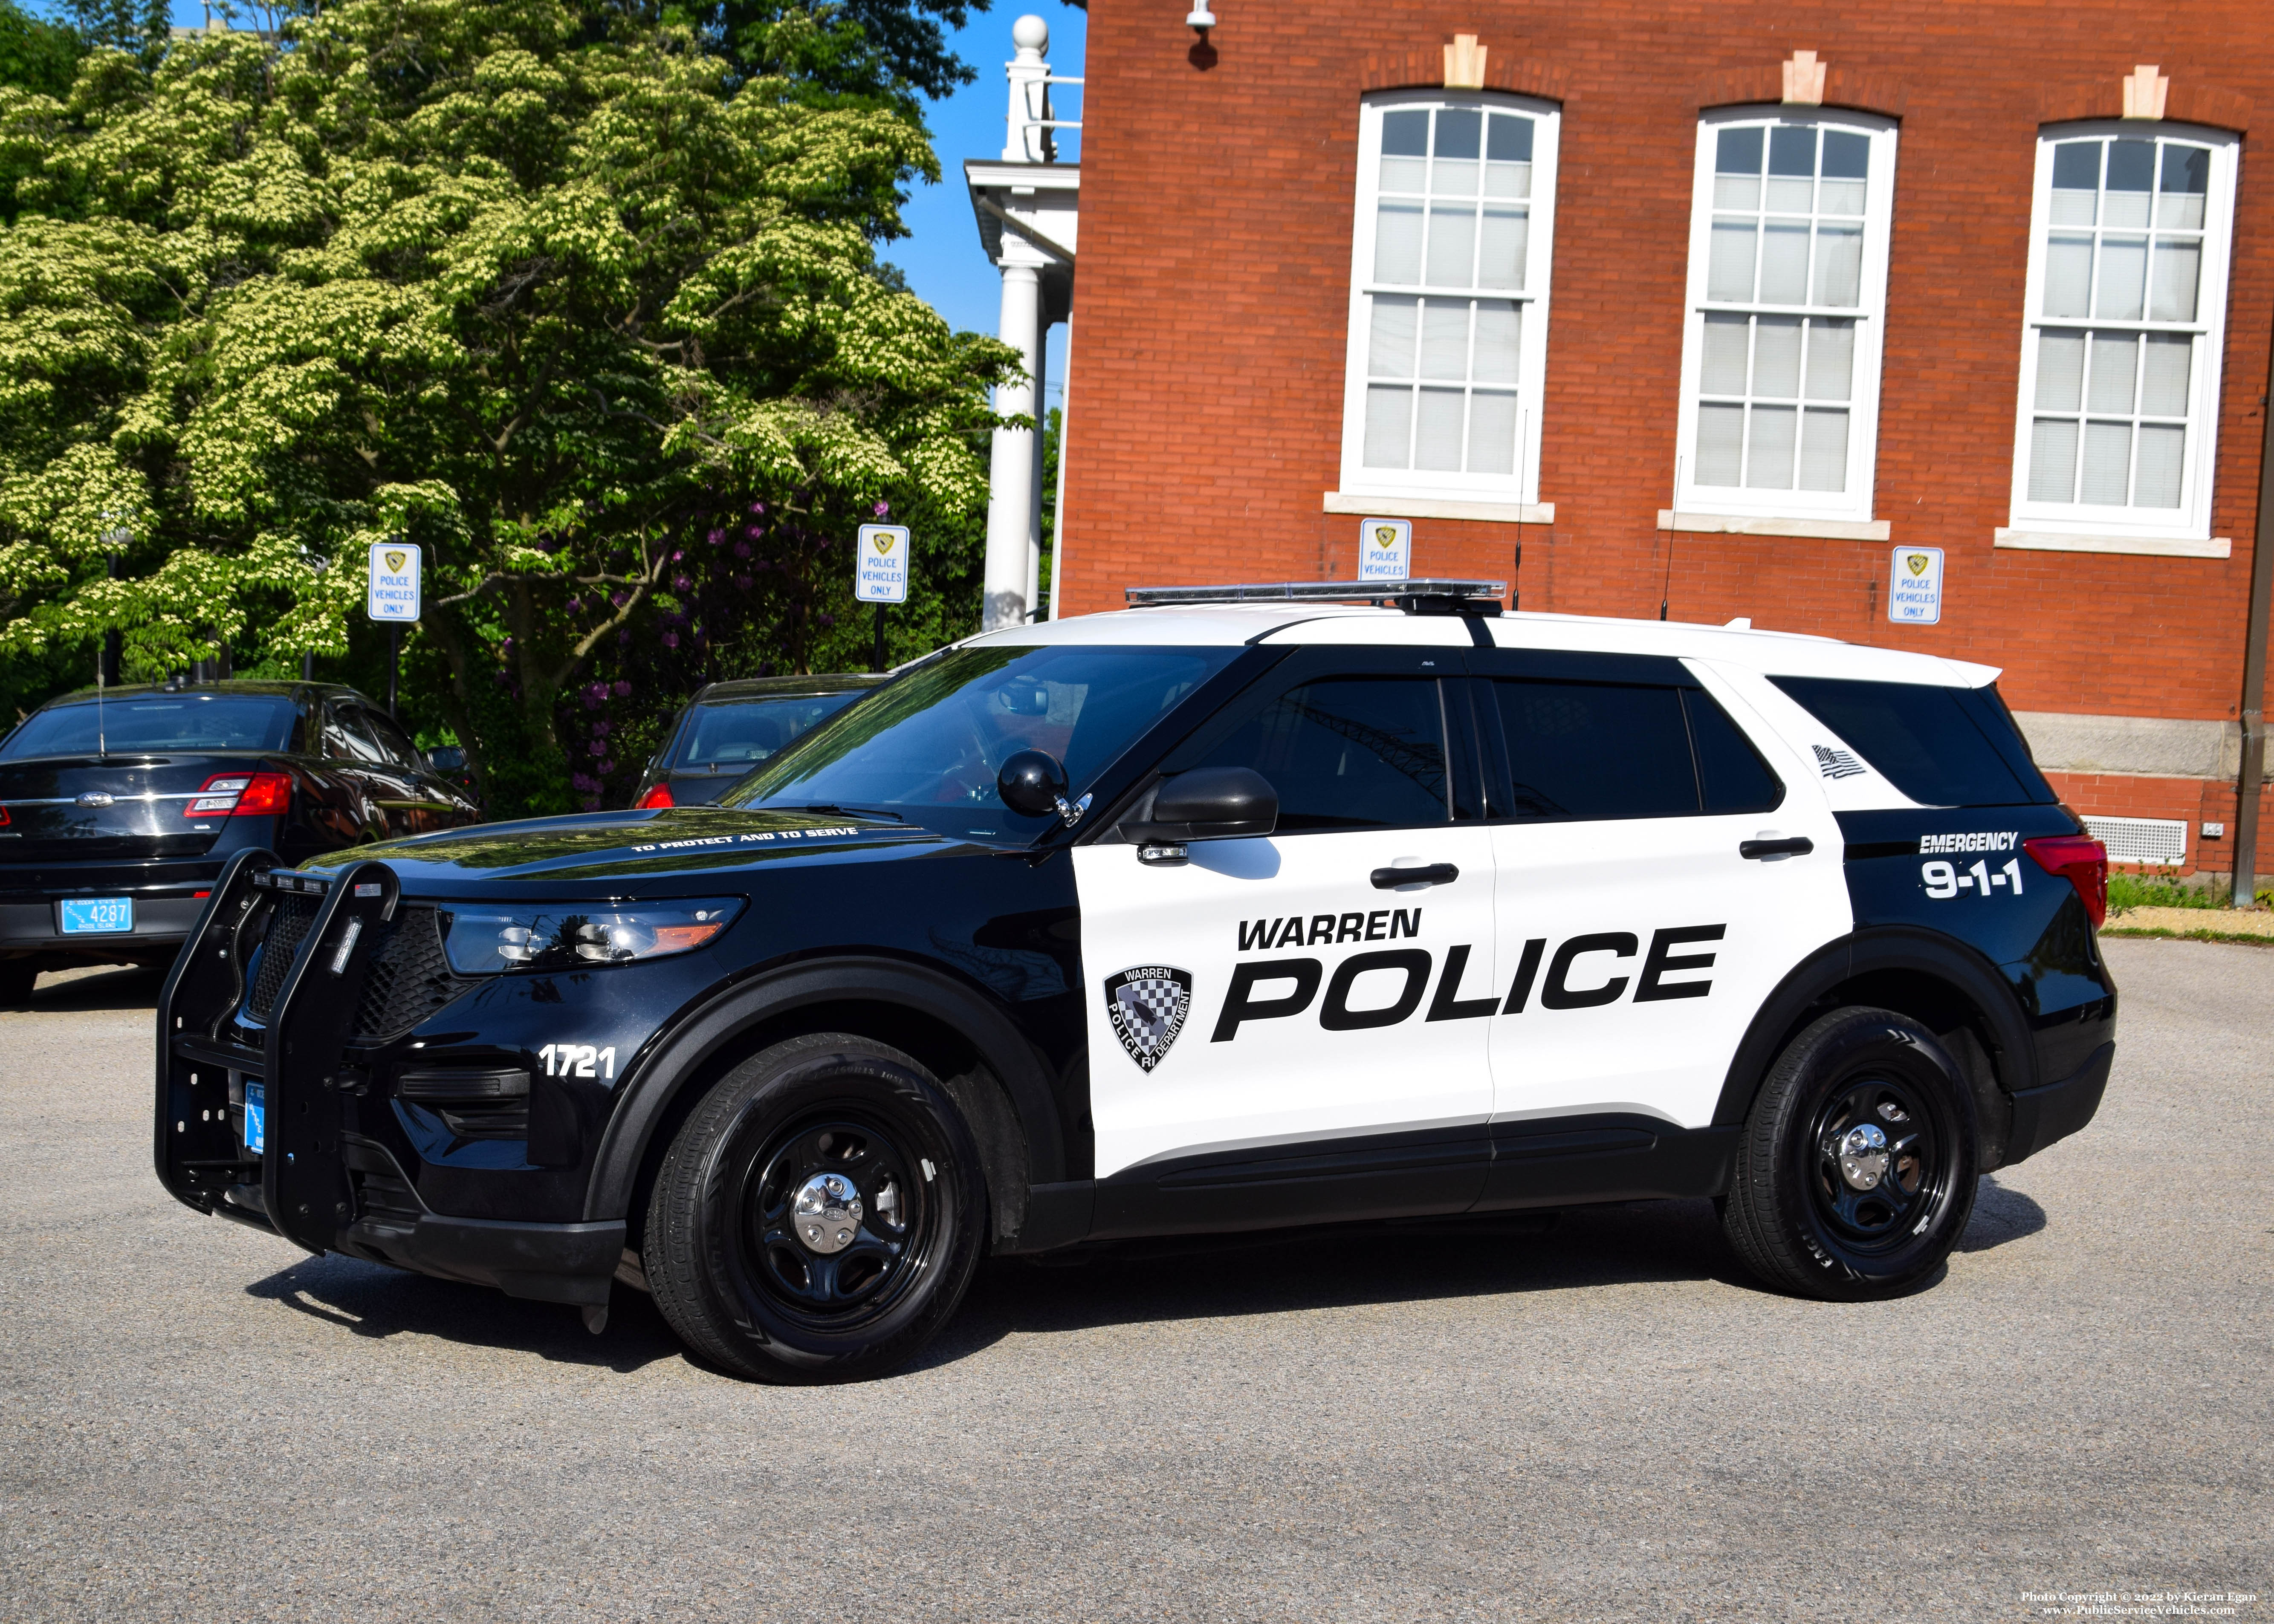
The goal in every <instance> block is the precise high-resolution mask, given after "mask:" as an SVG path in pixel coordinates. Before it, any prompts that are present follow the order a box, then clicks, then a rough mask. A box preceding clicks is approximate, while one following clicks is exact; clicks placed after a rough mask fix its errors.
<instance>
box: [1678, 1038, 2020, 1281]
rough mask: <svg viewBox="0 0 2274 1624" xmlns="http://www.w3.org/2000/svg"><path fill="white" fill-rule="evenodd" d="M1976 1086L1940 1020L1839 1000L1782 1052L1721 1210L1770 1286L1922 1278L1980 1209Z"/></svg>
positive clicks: (1748, 1261)
mask: <svg viewBox="0 0 2274 1624" xmlns="http://www.w3.org/2000/svg"><path fill="white" fill-rule="evenodd" d="M1975 1141H1976V1135H1975V1118H1974V1101H1973V1094H1972V1093H1971V1092H1970V1091H1969V1088H1968V1087H1967V1085H1966V1080H1965V1079H1964V1077H1963V1076H1962V1074H1961V1073H1960V1071H1959V1069H1958V1064H1957V1063H1956V1062H1955V1061H1954V1060H1953V1059H1952V1058H1951V1055H1950V1051H1949V1050H1948V1049H1945V1048H1944V1047H1943V1046H1942V1043H1941V1042H1940V1041H1939V1040H1938V1039H1937V1038H1936V1037H1935V1035H1934V1034H1932V1033H1931V1032H1929V1031H1928V1030H1927V1029H1926V1028H1925V1027H1924V1026H1920V1025H1919V1024H1918V1023H1917V1022H1916V1021H1915V1020H1912V1019H1909V1017H1908V1016H1903V1015H1898V1014H1896V1013H1894V1011H1889V1010H1871V1009H1845V1010H1835V1011H1833V1012H1832V1013H1831V1014H1829V1015H1826V1016H1825V1017H1824V1018H1823V1019H1820V1020H1818V1021H1816V1022H1814V1023H1813V1024H1812V1025H1811V1026H1809V1027H1808V1028H1807V1029H1806V1030H1805V1031H1803V1032H1802V1033H1801V1034H1800V1035H1799V1036H1798V1037H1796V1038H1795V1039H1794V1040H1793V1041H1792V1042H1791V1043H1790V1044H1789V1045H1788V1047H1787V1048H1786V1049H1785V1051H1784V1053H1782V1054H1781V1055H1780V1056H1777V1061H1776V1064H1774V1065H1773V1066H1772V1067H1771V1068H1770V1069H1769V1075H1768V1078H1767V1079H1766V1081H1765V1082H1764V1083H1763V1084H1762V1086H1761V1092H1760V1096H1759V1098H1758V1099H1757V1100H1756V1101H1754V1102H1753V1110H1752V1115H1751V1117H1749V1118H1748V1119H1747V1121H1746V1124H1745V1132H1744V1136H1743V1139H1741V1140H1740V1141H1739V1146H1738V1151H1737V1165H1736V1177H1735V1178H1734V1180H1733V1182H1732V1188H1731V1190H1730V1192H1729V1196H1728V1200H1727V1201H1726V1202H1725V1203H1724V1204H1723V1207H1722V1213H1721V1224H1722V1229H1723V1230H1724V1232H1725V1233H1726V1234H1727V1235H1728V1237H1729V1243H1730V1244H1731V1245H1732V1246H1733V1247H1734V1248H1735V1249H1736V1253H1737V1255H1738V1257H1739V1258H1741V1259H1743V1261H1744V1263H1745V1265H1746V1267H1748V1268H1750V1269H1751V1270H1752V1272H1753V1273H1754V1274H1758V1275H1759V1276H1760V1277H1761V1278H1762V1279H1763V1280H1764V1281H1766V1282H1768V1283H1769V1284H1771V1285H1773V1286H1778V1287H1781V1288H1782V1289H1786V1290H1788V1291H1796V1292H1799V1293H1801V1294H1803V1295H1804V1296H1808V1297H1824V1298H1826V1299H1833V1300H1850V1301H1852V1300H1856V1299H1859V1298H1865V1297H1891V1296H1894V1295H1896V1294H1898V1293H1901V1292H1902V1291H1905V1290H1908V1289H1912V1288H1913V1287H1916V1286H1917V1285H1919V1284H1920V1283H1922V1282H1924V1281H1925V1280H1926V1279H1927V1278H1928V1277H1929V1276H1931V1274H1933V1273H1934V1271H1935V1270H1937V1269H1938V1268H1939V1267H1941V1266H1942V1263H1943V1260H1944V1259H1946V1258H1947V1257H1948V1256H1949V1255H1950V1250H1951V1248H1952V1247H1953V1246H1954V1245H1956V1244H1958V1237H1959V1234H1960V1232H1961V1231H1962V1230H1963V1229H1965V1228H1966V1220H1967V1218H1968V1216H1969V1214H1971V1213H1972V1211H1973V1209H1974V1187H1975V1183H1976V1169H1977V1162H1976V1156H1975Z"/></svg>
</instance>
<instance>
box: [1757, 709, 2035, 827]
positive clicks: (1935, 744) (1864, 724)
mask: <svg viewBox="0 0 2274 1624" xmlns="http://www.w3.org/2000/svg"><path fill="white" fill-rule="evenodd" d="M1770 680H1772V681H1773V682H1774V683H1775V684H1776V685H1777V686H1778V687H1779V688H1782V689H1783V690H1784V691H1785V692H1786V693H1788V694H1789V695H1792V697H1793V698H1794V699H1796V700H1797V701H1798V702H1799V703H1801V705H1802V706H1803V707H1804V708H1805V709H1806V710H1807V711H1809V713H1810V714H1811V715H1812V716H1814V717H1815V718H1816V719H1817V720H1818V721H1819V722H1821V723H1823V724H1824V725H1825V726H1826V727H1829V728H1830V729H1831V730H1832V731H1833V732H1834V733H1838V734H1839V735H1840V737H1841V739H1842V740H1844V741H1846V742H1847V744H1848V747H1849V748H1850V749H1852V750H1854V751H1855V752H1856V754H1858V755H1859V756H1863V758H1864V760H1865V761H1867V762H1869V763H1871V765H1872V766H1874V767H1876V768H1877V769H1879V771H1880V772H1882V773H1884V774H1885V775H1886V777H1887V778H1888V779H1889V780H1890V781H1891V782H1892V783H1893V784H1894V786H1895V787H1896V788H1897V789H1899V790H1901V791H1902V792H1903V793H1904V794H1906V795H1909V797H1910V798H1911V799H1912V800H1913V801H1918V802H1920V803H1921V804H1923V805H1925V806H1930V807H1999V806H2014V805H2017V804H2022V803H2027V802H2031V801H2050V800H2051V799H2052V791H2051V790H2050V789H2049V788H2047V787H2046V786H2045V785H2044V780H2043V779H2042V778H2040V779H2038V780H2037V783H2036V784H2035V785H2030V784H2025V783H2024V782H2022V778H2020V777H2019V776H2018V775H2017V774H2016V772H2015V771H2014V768H2013V767H2012V766H2009V765H2008V764H2007V756H2006V755H2005V753H2004V752H2001V751H2000V750H1999V748H1997V747H1996V746H1995V745H1993V744H1992V742H1991V741H1990V740H1989V738H1988V737H1987V736H1986V735H1985V734H1984V732H1983V723H1984V721H1985V720H1988V719H1989V717H1988V713H1987V712H1986V711H1984V708H1983V706H1982V704H1981V703H1980V700H1979V698H1978V697H1977V695H1974V694H1973V693H1972V692H1970V691H1969V690H1968V689H1965V688H1936V687H1931V686H1929V685H1927V684H1924V683H1915V682H1849V681H1835V680H1831V679H1829V678H1824V677H1773V678H1771V679H1770ZM1992 697H1993V698H1994V695H1992ZM2004 725H2005V726H2007V727H2010V726H2012V724H2011V723H2010V722H2008V723H2005V724H2004ZM2022 759H2026V757H2023V758H2022ZM2030 776H2031V777H2033V778H2034V777H2036V774H2035V773H2034V772H2032V773H2031V775H2030Z"/></svg>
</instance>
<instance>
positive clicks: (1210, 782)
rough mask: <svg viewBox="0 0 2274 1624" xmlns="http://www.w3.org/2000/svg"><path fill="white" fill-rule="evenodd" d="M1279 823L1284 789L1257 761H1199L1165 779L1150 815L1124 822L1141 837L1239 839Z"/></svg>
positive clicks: (1165, 841) (1263, 832)
mask: <svg viewBox="0 0 2274 1624" xmlns="http://www.w3.org/2000/svg"><path fill="white" fill-rule="evenodd" d="M1278 826H1279V792H1278V791H1277V790H1276V789H1273V788H1272V787H1271V783H1270V780H1269V779H1268V778H1265V777H1264V776H1263V775H1262V774H1261V773H1260V772H1257V771H1255V770H1254V769H1253V768H1251V767H1196V768H1194V769H1193V771H1190V772H1180V773H1178V775H1177V776H1176V777H1175V778H1170V779H1167V780H1166V781H1164V782H1163V784H1162V786H1161V787H1160V788H1159V789H1157V790H1156V791H1155V792H1154V793H1153V804H1152V807H1151V808H1150V810H1149V812H1148V815H1147V816H1145V817H1144V818H1143V819H1141V820H1140V821H1138V822H1134V823H1124V824H1123V825H1122V826H1121V827H1122V829H1123V830H1124V831H1126V833H1127V834H1128V835H1129V837H1130V838H1132V839H1134V840H1137V841H1140V842H1147V843H1152V842H1159V843H1163V844H1171V845H1173V844H1178V843H1181V842H1183V841H1186V840H1238V839H1241V838H1248V837H1252V836H1255V835H1268V834H1269V833H1270V832H1271V831H1273V830H1275V829H1276V828H1277V827H1278Z"/></svg>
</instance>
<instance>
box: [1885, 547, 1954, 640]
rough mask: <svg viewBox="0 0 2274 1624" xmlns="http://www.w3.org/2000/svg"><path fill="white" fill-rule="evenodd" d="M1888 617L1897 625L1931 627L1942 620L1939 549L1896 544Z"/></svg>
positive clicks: (1940, 556) (1888, 599)
mask: <svg viewBox="0 0 2274 1624" xmlns="http://www.w3.org/2000/svg"><path fill="white" fill-rule="evenodd" d="M1887 619H1889V620H1893V621H1894V623H1895V624H1896V625H1898V626H1932V625H1935V624H1937V623H1938V622H1939V621H1940V620H1941V619H1942V549H1941V548H1940V547H1897V548H1896V549H1895V553H1894V577H1893V580H1892V582H1891V583H1890V584H1889V586H1888V588H1887Z"/></svg>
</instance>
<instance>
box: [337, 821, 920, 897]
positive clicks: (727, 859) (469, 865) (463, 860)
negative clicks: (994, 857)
mask: <svg viewBox="0 0 2274 1624" xmlns="http://www.w3.org/2000/svg"><path fill="white" fill-rule="evenodd" d="M962 844H963V843H962V842H960V841H957V840H952V839H949V838H945V837H944V836H941V835H937V834H934V833H932V832H931V831H929V830H925V829H921V828H918V827H915V826H914V825H911V824H906V823H892V822H888V821H886V820H885V819H882V818H877V817H873V816H848V815H844V814H837V813H820V812H780V811H743V810H738V809H729V808H713V807H669V808H661V809H659V810H656V811H651V812H637V811H631V812H588V813H580V814H577V815H576V816H569V817H546V818H529V819H525V820H523V821H522V822H520V823H483V824H478V825H476V826H475V827H473V828H471V829H460V830H451V831H446V832H444V833H440V834H432V835H419V836H416V837H414V838H410V839H408V840H390V841H388V842H385V843H384V844H382V845H379V846H357V847H354V848H353V849H351V850H349V851H343V852H333V853H328V854H327V855H325V856H323V857H320V858H317V859H316V860H314V861H312V862H309V863H306V864H305V865H303V866H304V867H305V868H312V869H317V870H336V869H340V868H346V867H348V866H350V864H353V863H357V862H361V861H364V860H365V859H366V858H370V859H376V860H377V861H381V862H384V863H386V864H387V865H388V867H389V868H393V869H394V870H395V874H396V876H397V877H398V878H400V880H401V881H402V883H403V894H404V895H405V896H413V897H451V896H474V895H484V894H494V888H495V887H496V886H497V885H498V884H499V883H512V884H514V885H516V888H518V887H519V886H522V885H527V886H528V887H529V888H530V889H529V891H528V893H527V894H529V895H531V896H536V897H569V896H572V895H582V896H591V895H592V894H593V891H594V888H595V887H599V888H600V889H601V890H602V891H603V892H604V893H605V894H606V895H611V896H621V895H632V894H637V895H652V896H675V895H686V896H692V895H697V894H700V893H703V892H705V891H712V892H715V891H719V890H721V889H726V890H730V891H731V890H739V889H740V886H739V884H738V883H735V882H734V880H732V879H730V878H728V877H727V876H734V875H737V874H745V873H756V872H757V871H759V870H762V869H764V868H771V867H773V866H775V865H778V864H781V863H792V864H796V865H800V866H806V865H811V864H818V863H840V862H858V861H878V860H886V861H889V860H892V859H898V858H905V857H912V856H916V855H920V854H923V853H931V852H937V851H940V850H943V849H945V848H951V847H956V846H961V845H962Z"/></svg>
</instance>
